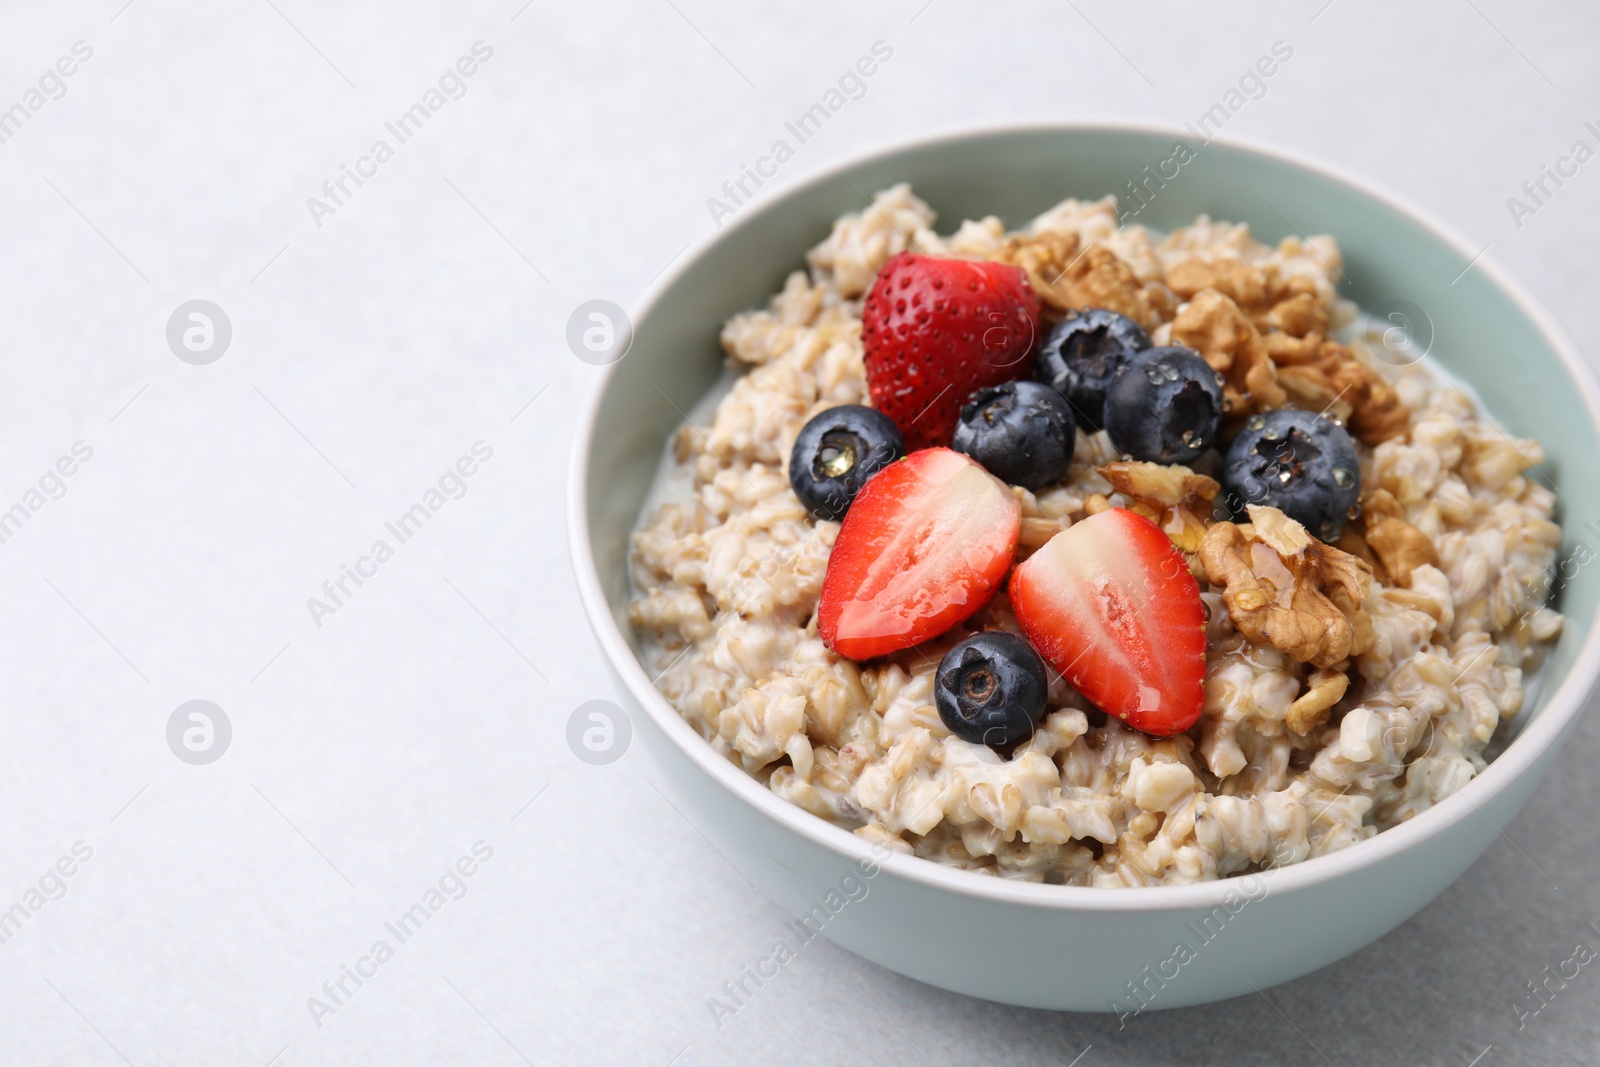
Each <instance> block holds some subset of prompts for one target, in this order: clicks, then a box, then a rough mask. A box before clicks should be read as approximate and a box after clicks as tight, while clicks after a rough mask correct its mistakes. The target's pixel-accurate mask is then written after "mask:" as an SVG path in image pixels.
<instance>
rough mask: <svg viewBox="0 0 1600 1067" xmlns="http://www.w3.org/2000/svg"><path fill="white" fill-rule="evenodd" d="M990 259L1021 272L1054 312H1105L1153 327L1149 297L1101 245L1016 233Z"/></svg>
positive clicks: (1069, 236) (1066, 236)
mask: <svg viewBox="0 0 1600 1067" xmlns="http://www.w3.org/2000/svg"><path fill="white" fill-rule="evenodd" d="M993 258H994V259H997V260H999V261H1000V262H1002V263H1009V264H1011V265H1012V266H1014V267H1021V268H1022V270H1023V272H1024V273H1026V274H1027V275H1028V281H1029V283H1030V284H1032V286H1033V291H1034V292H1035V293H1037V294H1038V295H1039V299H1040V300H1042V301H1044V304H1045V306H1046V307H1048V308H1051V309H1052V310H1054V311H1056V312H1066V311H1068V310H1070V309H1072V308H1084V307H1097V308H1107V309H1108V310H1111V311H1115V312H1119V313H1120V314H1123V315H1126V316H1128V317H1129V318H1130V319H1133V320H1135V321H1137V322H1140V323H1143V324H1144V325H1145V326H1154V325H1156V324H1157V321H1158V319H1157V316H1156V314H1155V312H1154V310H1153V308H1152V305H1151V300H1150V296H1149V294H1148V293H1146V292H1145V287H1144V283H1143V282H1141V281H1139V278H1138V276H1137V275H1135V274H1134V273H1133V269H1132V268H1131V267H1129V266H1128V265H1127V264H1126V263H1124V262H1122V260H1120V259H1118V258H1117V255H1116V253H1115V252H1113V251H1111V249H1109V248H1106V247H1105V246H1104V245H1097V244H1091V245H1083V244H1082V243H1081V242H1080V241H1079V239H1078V236H1077V234H1074V233H1061V232H1059V231H1055V230H1046V231H1042V232H1040V233H1021V234H1014V235H1013V236H1011V237H1008V238H1006V239H1005V241H1003V242H1002V243H1001V245H1000V247H999V248H997V249H995V251H994V253H993Z"/></svg>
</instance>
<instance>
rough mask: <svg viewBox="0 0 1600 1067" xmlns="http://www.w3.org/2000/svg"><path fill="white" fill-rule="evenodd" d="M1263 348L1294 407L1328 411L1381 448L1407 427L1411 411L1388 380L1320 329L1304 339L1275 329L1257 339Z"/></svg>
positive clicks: (1352, 432) (1363, 438) (1352, 430)
mask: <svg viewBox="0 0 1600 1067" xmlns="http://www.w3.org/2000/svg"><path fill="white" fill-rule="evenodd" d="M1280 306H1281V305H1280ZM1276 310H1277V309H1276V308H1274V311H1276ZM1262 344H1263V345H1264V346H1265V348H1266V351H1267V355H1268V356H1270V357H1271V359H1272V362H1273V363H1274V364H1276V365H1277V368H1278V384H1279V385H1281V386H1282V387H1283V389H1284V391H1285V392H1287V393H1288V394H1289V397H1290V398H1291V399H1292V400H1293V401H1294V403H1295V406H1296V407H1301V408H1306V409H1308V410H1311V411H1330V410H1331V411H1333V412H1334V413H1336V414H1338V415H1339V416H1340V417H1341V418H1343V419H1344V420H1345V422H1346V424H1347V425H1348V426H1349V428H1350V433H1351V434H1352V435H1353V436H1354V437H1356V438H1357V439H1358V440H1360V441H1363V442H1365V443H1366V444H1369V445H1377V444H1381V443H1382V442H1384V441H1387V440H1388V439H1389V438H1391V437H1394V436H1395V435H1397V434H1401V433H1404V432H1405V430H1406V428H1407V427H1408V426H1410V425H1411V412H1410V410H1408V409H1407V408H1406V406H1405V405H1404V404H1403V403H1401V402H1400V395H1399V394H1398V393H1397V392H1395V389H1394V386H1392V385H1390V384H1389V381H1388V379H1386V378H1384V377H1383V375H1381V374H1379V373H1378V372H1377V371H1376V370H1374V369H1372V368H1371V367H1369V366H1368V365H1367V364H1366V363H1364V362H1362V360H1361V358H1360V357H1359V356H1357V355H1356V354H1355V353H1354V352H1352V351H1351V350H1350V349H1348V348H1346V347H1345V346H1344V345H1342V344H1339V343H1338V342H1337V341H1330V340H1328V339H1327V338H1326V337H1324V336H1323V335H1322V333H1321V332H1320V331H1314V332H1311V333H1308V334H1306V335H1305V336H1303V337H1295V336H1292V335H1291V334H1290V333H1289V332H1288V331H1274V332H1271V333H1268V334H1266V335H1265V336H1264V337H1263V338H1262Z"/></svg>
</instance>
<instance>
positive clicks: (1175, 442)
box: [1105, 345, 1223, 464]
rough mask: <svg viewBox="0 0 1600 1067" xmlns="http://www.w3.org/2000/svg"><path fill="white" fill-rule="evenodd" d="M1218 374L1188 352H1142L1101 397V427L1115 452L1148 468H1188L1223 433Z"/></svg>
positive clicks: (1172, 348)
mask: <svg viewBox="0 0 1600 1067" xmlns="http://www.w3.org/2000/svg"><path fill="white" fill-rule="evenodd" d="M1222 403H1223V401H1222V375H1220V374H1218V373H1217V372H1216V371H1214V370H1212V369H1211V366H1210V364H1208V363H1207V362H1206V361H1205V360H1203V359H1201V358H1200V355H1199V353H1197V352H1195V351H1194V350H1193V349H1192V348H1183V347H1180V346H1177V345H1173V346H1170V347H1167V348H1147V349H1145V350H1144V351H1143V352H1141V353H1139V356H1138V358H1136V359H1135V360H1134V361H1133V362H1132V363H1130V364H1128V366H1126V367H1125V368H1123V371H1122V373H1121V374H1119V375H1117V380H1116V381H1114V382H1112V383H1111V391H1110V392H1108V393H1107V394H1106V408H1105V425H1106V434H1107V435H1108V436H1110V438H1111V445H1112V447H1113V448H1115V449H1116V450H1117V451H1118V452H1121V453H1123V454H1124V455H1128V456H1132V457H1133V458H1134V459H1141V460H1147V461H1149V462H1151V463H1185V464H1187V463H1193V462H1194V461H1195V460H1197V459H1199V458H1200V456H1201V454H1202V453H1204V452H1205V451H1206V449H1208V448H1212V447H1214V446H1215V445H1216V443H1217V432H1218V431H1219V430H1220V429H1221V428H1222Z"/></svg>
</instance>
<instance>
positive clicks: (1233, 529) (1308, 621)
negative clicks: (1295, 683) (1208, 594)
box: [1200, 504, 1373, 668]
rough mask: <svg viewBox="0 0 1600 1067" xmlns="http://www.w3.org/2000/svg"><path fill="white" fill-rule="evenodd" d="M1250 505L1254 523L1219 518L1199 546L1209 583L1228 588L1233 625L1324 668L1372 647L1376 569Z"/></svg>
mask: <svg viewBox="0 0 1600 1067" xmlns="http://www.w3.org/2000/svg"><path fill="white" fill-rule="evenodd" d="M1248 510H1249V513H1250V520H1251V521H1250V523H1248V524H1245V525H1239V524H1236V523H1231V522H1219V523H1217V524H1216V525H1214V526H1212V527H1211V528H1210V529H1209V530H1207V531H1206V535H1205V539H1204V540H1203V541H1201V543H1200V562H1201V564H1202V565H1203V566H1204V567H1205V571H1206V580H1207V581H1209V582H1210V583H1211V584H1212V585H1215V586H1220V587H1222V589H1223V594H1222V598H1223V601H1224V603H1226V604H1227V605H1228V615H1229V616H1230V617H1231V618H1232V619H1233V625H1234V628H1235V629H1237V630H1238V631H1239V632H1240V633H1241V634H1243V635H1244V636H1245V638H1246V639H1247V640H1249V641H1251V642H1252V643H1254V644H1257V645H1264V646H1266V647H1269V648H1275V649H1277V650H1278V651H1280V652H1282V653H1284V654H1285V655H1287V656H1289V657H1290V658H1291V659H1294V660H1297V661H1299V662H1301V663H1309V664H1311V665H1312V666H1314V667H1318V668H1328V667H1332V666H1333V665H1334V664H1336V663H1338V662H1339V661H1341V660H1344V659H1348V658H1349V657H1351V656H1355V655H1359V654H1361V653H1362V652H1365V651H1366V650H1367V649H1368V648H1370V647H1371V646H1372V640H1373V634H1372V620H1371V618H1370V617H1369V616H1368V615H1367V613H1366V611H1365V610H1363V609H1362V607H1361V604H1362V601H1364V600H1365V599H1366V596H1367V592H1368V590H1369V589H1370V587H1371V584H1372V568H1371V567H1370V566H1368V565H1367V564H1366V563H1365V562H1363V561H1362V560H1360V559H1357V558H1356V557H1355V556H1352V555H1350V554H1349V553H1348V552H1342V551H1340V550H1339V549H1337V548H1334V547H1333V546H1331V545H1327V544H1324V543H1323V542H1321V541H1319V540H1317V539H1316V538H1315V537H1312V536H1311V535H1310V534H1309V533H1307V532H1306V528H1305V527H1304V526H1301V525H1300V524H1299V523H1298V522H1295V521H1294V520H1293V519H1291V518H1289V517H1288V516H1286V515H1285V514H1284V513H1283V512H1281V511H1279V510H1278V509H1277V508H1268V507H1260V506H1258V505H1255V504H1251V505H1249V507H1248Z"/></svg>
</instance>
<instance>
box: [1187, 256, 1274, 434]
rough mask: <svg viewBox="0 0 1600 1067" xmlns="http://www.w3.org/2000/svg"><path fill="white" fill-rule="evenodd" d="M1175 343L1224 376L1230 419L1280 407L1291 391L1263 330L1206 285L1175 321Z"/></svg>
mask: <svg viewBox="0 0 1600 1067" xmlns="http://www.w3.org/2000/svg"><path fill="white" fill-rule="evenodd" d="M1180 266H1181V264H1180ZM1171 336H1172V343H1173V344H1175V345H1187V346H1189V347H1190V348H1192V349H1194V350H1195V351H1197V352H1199V353H1200V355H1201V356H1203V357H1205V361H1206V362H1207V363H1209V364H1211V369H1212V370H1215V371H1217V372H1218V373H1220V374H1221V375H1222V376H1223V386H1222V394H1223V398H1224V401H1225V403H1226V405H1227V414H1228V417H1229V418H1231V419H1240V418H1243V417H1244V416H1246V415H1253V414H1255V413H1256V412H1258V411H1266V410H1268V409H1271V408H1281V407H1283V406H1284V405H1285V404H1287V403H1288V402H1289V397H1288V394H1287V393H1285V392H1284V391H1283V387H1282V386H1280V385H1279V384H1278V372H1277V367H1276V366H1275V365H1274V364H1273V362H1272V359H1271V357H1270V356H1269V355H1268V354H1267V349H1266V346H1265V345H1264V344H1262V341H1261V334H1260V333H1259V332H1258V331H1257V330H1256V327H1255V324H1254V323H1252V322H1251V321H1250V318H1249V316H1247V315H1246V314H1245V313H1244V312H1243V311H1241V310H1239V305H1238V304H1236V303H1234V302H1233V301H1232V300H1231V299H1229V297H1228V296H1227V295H1225V294H1224V293H1222V292H1220V291H1218V290H1216V289H1202V290H1201V291H1200V292H1198V293H1196V294H1195V295H1194V298H1193V299H1191V300H1190V301H1189V302H1188V303H1187V304H1185V305H1184V306H1183V308H1182V309H1181V310H1180V311H1179V312H1178V315H1177V318H1175V319H1173V320H1172V335H1171Z"/></svg>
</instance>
